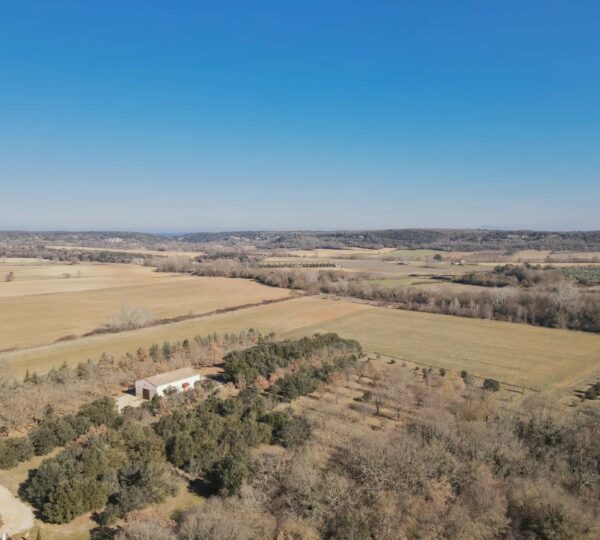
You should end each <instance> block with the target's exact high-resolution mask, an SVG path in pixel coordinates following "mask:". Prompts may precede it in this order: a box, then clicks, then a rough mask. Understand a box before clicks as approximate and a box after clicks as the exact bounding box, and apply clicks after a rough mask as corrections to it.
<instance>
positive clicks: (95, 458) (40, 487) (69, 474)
mask: <svg viewBox="0 0 600 540" xmlns="http://www.w3.org/2000/svg"><path fill="white" fill-rule="evenodd" d="M122 462H123V455H122V454H120V453H119V452H117V451H115V450H114V449H112V448H111V447H110V445H109V444H108V443H107V442H106V441H105V440H103V439H102V438H101V437H93V438H91V439H90V440H89V441H88V442H87V443H86V444H85V445H81V446H74V447H72V448H69V449H68V450H64V451H63V452H61V453H60V454H58V455H57V456H56V457H54V458H52V459H47V460H46V461H44V462H43V463H42V465H41V466H40V468H39V469H37V470H34V471H31V472H30V475H29V479H28V481H27V482H26V484H25V485H24V486H23V488H22V495H23V496H24V497H25V498H26V499H27V500H28V501H29V502H30V503H31V504H32V505H33V506H34V507H35V508H37V509H38V511H39V512H40V515H41V516H42V518H43V519H44V520H45V521H49V522H50V523H66V522H69V521H71V520H72V519H73V518H75V517H77V516H79V515H81V514H84V513H85V512H89V511H91V510H96V509H99V508H102V507H103V506H104V505H105V504H106V501H107V500H108V497H109V496H110V495H111V494H112V493H114V492H115V491H116V490H117V488H118V483H117V470H118V466H119V465H120V464H121V463H122Z"/></svg>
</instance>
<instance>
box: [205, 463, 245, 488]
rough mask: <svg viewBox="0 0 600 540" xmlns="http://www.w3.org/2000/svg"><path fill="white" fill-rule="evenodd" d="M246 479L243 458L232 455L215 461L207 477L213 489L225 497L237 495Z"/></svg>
mask: <svg viewBox="0 0 600 540" xmlns="http://www.w3.org/2000/svg"><path fill="white" fill-rule="evenodd" d="M247 477H248V465H247V463H246V459H245V456H241V455H232V454H230V455H228V456H226V457H225V458H223V459H221V460H219V461H217V462H216V463H215V464H214V466H213V468H212V470H211V472H210V475H209V478H210V481H211V482H212V484H213V485H214V486H215V488H216V489H217V490H218V491H219V492H221V493H225V494H226V495H236V494H237V493H239V491H240V489H241V487H242V484H243V483H244V481H245V480H246V478H247Z"/></svg>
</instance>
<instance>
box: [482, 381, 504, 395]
mask: <svg viewBox="0 0 600 540" xmlns="http://www.w3.org/2000/svg"><path fill="white" fill-rule="evenodd" d="M483 388H484V389H485V390H488V391H490V392H498V390H500V383H499V382H498V381H497V380H496V379H485V380H484V381H483Z"/></svg>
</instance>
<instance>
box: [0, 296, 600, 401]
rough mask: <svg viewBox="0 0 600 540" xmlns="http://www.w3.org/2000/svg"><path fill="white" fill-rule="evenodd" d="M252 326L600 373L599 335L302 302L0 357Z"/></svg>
mask: <svg viewBox="0 0 600 540" xmlns="http://www.w3.org/2000/svg"><path fill="white" fill-rule="evenodd" d="M250 327H253V328H257V329H259V330H261V331H262V332H271V331H273V332H276V333H277V335H278V337H280V338H281V337H297V336H302V335H308V334H312V333H314V332H337V333H338V334H340V335H341V336H343V337H348V338H354V339H357V340H359V341H360V342H361V343H362V344H363V346H364V347H365V349H366V350H367V351H369V352H380V353H382V354H386V355H392V356H395V357H398V358H401V359H403V360H406V361H407V362H415V363H424V364H428V365H432V366H436V367H444V368H446V369H450V370H456V371H460V370H463V369H466V370H468V371H469V372H470V373H471V374H473V375H477V376H482V377H493V378H496V379H498V380H500V381H504V382H507V383H512V384H516V385H523V386H528V387H532V388H536V389H538V388H539V389H551V388H556V387H567V386H569V385H574V384H577V383H579V382H580V381H582V380H585V379H586V378H587V377H588V376H590V374H592V373H594V372H597V371H600V336H597V335H593V334H585V333H581V332H573V331H567V330H556V329H547V328H539V327H534V326H529V325H522V324H513V323H505V322H498V321H488V320H480V319H467V318H461V317H452V316H447V315H436V314H429V313H417V312H409V311H400V310H395V309H389V308H383V307H375V306H370V305H366V304H361V303H355V302H349V301H342V300H330V299H323V298H319V297H305V298H297V299H294V300H290V301H288V302H283V303H279V304H271V305H265V306H259V307H253V308H249V309H244V310H240V311H236V312H231V313H225V314H220V315H214V316H211V317H207V318H202V319H196V320H189V321H184V322H179V323H171V324H166V325H162V326H157V327H150V328H145V329H141V330H134V331H130V332H122V333H119V334H107V335H97V336H91V337H88V338H82V339H78V340H74V341H69V342H63V343H56V344H52V345H49V346H44V347H38V348H35V349H29V350H23V351H15V352H12V353H4V354H2V355H0V363H4V364H5V365H7V366H9V369H11V370H12V371H13V372H14V373H15V374H22V373H24V372H25V370H26V369H31V370H38V371H44V370H47V369H48V368H50V367H51V366H53V365H58V364H60V363H62V362H63V361H66V362H68V363H71V364H74V363H77V362H79V361H81V360H85V359H87V358H98V357H99V356H100V355H101V354H102V353H103V352H107V353H111V354H115V355H119V354H124V353H126V352H129V351H135V350H136V349H137V347H139V346H140V345H144V346H148V345H150V344H151V343H155V342H156V343H161V342H162V341H164V340H171V341H175V340H182V339H185V338H190V337H193V336H195V335H198V334H201V335H204V334H209V333H211V332H226V331H240V330H244V329H248V328H250Z"/></svg>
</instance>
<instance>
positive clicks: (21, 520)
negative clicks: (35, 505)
mask: <svg viewBox="0 0 600 540" xmlns="http://www.w3.org/2000/svg"><path fill="white" fill-rule="evenodd" d="M0 515H1V516H2V521H3V522H4V525H2V527H0V534H1V533H3V532H6V533H7V534H8V535H11V534H16V533H18V532H23V531H27V530H29V529H31V528H32V527H33V512H32V511H31V508H29V506H27V505H25V504H23V503H22V502H21V501H20V500H19V499H17V498H16V497H15V496H13V494H12V493H11V492H10V491H8V489H6V488H5V487H4V486H0Z"/></svg>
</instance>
